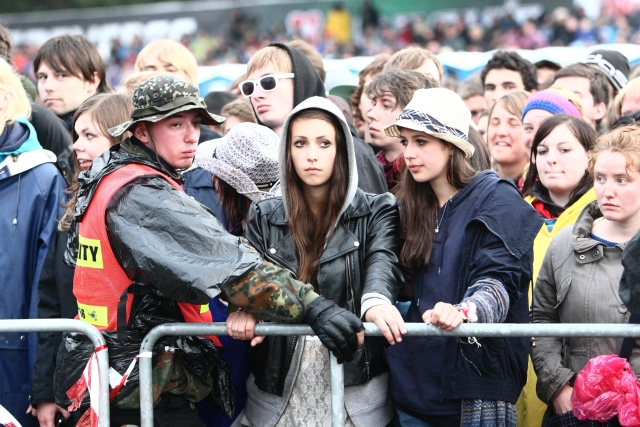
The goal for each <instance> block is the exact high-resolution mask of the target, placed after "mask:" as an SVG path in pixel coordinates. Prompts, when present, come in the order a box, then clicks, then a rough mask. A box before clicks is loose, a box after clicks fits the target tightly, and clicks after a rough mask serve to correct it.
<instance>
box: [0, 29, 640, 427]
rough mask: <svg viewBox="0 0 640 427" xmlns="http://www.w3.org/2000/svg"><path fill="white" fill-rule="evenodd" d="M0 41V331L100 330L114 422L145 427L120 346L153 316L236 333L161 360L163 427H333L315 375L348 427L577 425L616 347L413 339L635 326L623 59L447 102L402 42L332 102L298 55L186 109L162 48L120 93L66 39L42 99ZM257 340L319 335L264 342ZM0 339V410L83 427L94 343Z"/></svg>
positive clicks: (633, 128) (166, 345)
mask: <svg viewBox="0 0 640 427" xmlns="http://www.w3.org/2000/svg"><path fill="white" fill-rule="evenodd" d="M0 39H1V40H2V43H0V47H2V48H4V49H5V50H4V51H2V52H0V56H1V57H2V58H6V59H0V114H1V115H2V117H1V118H0V201H2V204H1V205H0V206H1V207H0V235H1V236H2V239H0V252H1V253H2V254H3V256H2V258H0V266H2V268H0V282H2V283H3V284H5V291H4V295H5V297H4V298H3V299H2V303H1V304H0V317H1V318H7V319H26V318H44V319H55V318H77V319H80V320H83V321H86V322H88V323H90V324H92V325H93V326H95V327H96V328H98V329H99V330H100V331H101V332H102V333H103V335H104V337H105V340H106V341H107V344H108V349H109V358H110V365H111V368H112V370H113V372H112V374H111V375H110V387H111V395H110V399H111V425H113V426H122V425H140V408H139V390H138V378H137V372H138V371H137V366H136V365H135V360H136V356H137V352H138V350H139V348H140V344H141V341H142V339H143V338H144V336H145V335H146V334H147V333H148V332H149V331H150V330H151V329H152V328H153V327H154V326H157V325H159V324H163V323H167V322H187V323H202V322H205V323H206V322H226V325H227V331H228V334H229V336H224V337H222V336H221V337H218V336H203V337H166V338H164V339H162V340H160V341H159V343H158V345H157V346H156V348H155V349H154V352H153V391H154V393H153V397H154V420H155V421H154V422H155V425H157V426H161V427H164V426H170V425H184V426H187V427H189V426H205V425H206V426H229V425H234V426H239V425H243V426H278V427H285V426H286V427H289V426H325V425H329V424H330V422H331V420H330V413H331V411H330V406H331V399H330V396H331V393H330V388H331V379H330V368H329V366H330V357H329V356H330V354H332V355H334V356H335V357H336V359H337V361H338V363H343V364H344V384H345V399H344V406H345V411H344V413H345V420H344V421H345V425H348V426H356V427H360V426H363V427H364V426H387V425H393V426H441V427H448V426H460V425H462V426H464V427H467V426H495V425H499V426H508V427H515V426H528V427H531V426H539V425H545V426H550V425H572V424H571V422H572V421H576V419H575V418H574V416H573V414H572V400H571V394H572V388H573V386H574V382H575V378H576V375H577V373H578V372H579V371H580V370H581V369H582V368H583V367H584V366H585V364H586V363H587V362H588V361H589V359H591V358H593V357H596V356H598V355H601V354H610V353H619V352H620V351H621V346H622V345H623V340H622V339H617V338H588V339H587V338H560V337H556V338H529V337H520V338H495V337H468V338H464V339H461V338H455V337H449V336H438V337H436V336H433V337H415V336H407V335H406V334H407V330H406V323H426V324H428V325H434V326H435V327H437V328H440V329H442V330H445V331H451V330H453V329H454V328H456V327H458V325H460V324H461V323H463V322H471V323H475V322H480V323H529V322H534V323H556V324H557V323H627V322H629V321H630V316H631V312H630V310H631V311H634V310H638V308H637V307H639V306H640V300H636V299H635V298H637V295H638V286H639V285H640V280H636V279H637V278H638V275H639V274H640V271H638V267H637V266H638V264H637V262H636V260H637V255H638V252H639V251H640V243H639V240H640V237H637V236H638V235H639V234H638V233H639V232H640V198H638V197H637V194H638V192H639V191H640V112H639V109H640V83H639V82H640V80H639V78H635V79H633V78H632V79H630V77H632V76H631V71H630V67H629V63H628V61H627V58H626V57H624V55H622V54H620V53H618V52H616V51H607V50H596V51H594V52H592V53H591V54H590V55H588V56H587V57H585V58H584V60H583V61H582V62H579V63H576V64H571V65H569V66H566V67H560V66H559V65H558V64H554V63H552V62H549V61H546V62H541V63H538V64H532V63H530V62H528V61H527V60H525V59H523V58H522V57H521V56H519V55H518V54H517V53H516V52H514V51H510V50H500V51H498V52H496V53H495V54H494V55H493V57H492V58H491V60H490V61H489V62H488V63H487V64H486V66H485V67H484V69H483V70H482V72H481V73H479V74H478V75H476V76H472V77H471V78H470V79H469V80H467V81H465V82H462V83H461V84H460V86H459V87H457V90H456V91H453V90H451V89H450V88H446V87H444V81H443V80H444V73H443V68H442V65H441V63H440V62H439V60H438V59H437V57H436V56H434V55H433V54H432V53H431V52H430V50H429V49H426V48H424V47H419V46H409V47H406V48H404V49H400V50H398V51H397V52H394V53H393V54H392V55H389V54H388V53H381V54H379V55H377V56H375V58H374V59H373V61H372V62H371V63H370V64H369V65H368V66H367V67H365V68H364V69H363V70H362V71H361V72H360V75H359V85H358V86H357V87H356V88H354V90H353V91H352V92H351V93H350V94H344V98H342V97H340V96H335V95H328V94H327V91H326V89H325V86H324V81H323V79H324V76H325V71H324V68H323V63H322V55H321V54H320V53H319V52H318V51H317V50H315V48H314V47H313V46H312V45H310V44H308V43H305V42H301V41H300V40H294V41H290V42H286V43H281V42H273V43H270V44H269V45H267V46H264V47H261V48H260V49H257V50H256V52H255V53H253V55H251V57H250V58H248V63H247V68H246V73H245V74H244V75H242V76H238V78H237V80H236V82H234V84H233V85H232V87H230V88H229V91H227V92H212V93H208V94H200V93H199V92H198V89H197V81H198V79H197V73H198V63H197V60H196V58H195V57H194V55H193V54H192V53H191V52H190V51H189V50H188V49H187V48H186V47H185V46H184V45H183V44H180V43H177V42H174V41H171V40H159V41H155V42H153V43H150V44H148V45H147V46H145V47H144V48H143V49H141V50H140V52H139V53H138V55H137V56H136V60H135V63H134V65H133V68H134V72H133V73H132V74H131V75H130V76H128V77H127V78H126V80H124V81H123V82H122V84H121V85H120V87H119V88H118V92H115V91H114V90H113V88H112V87H111V85H110V84H109V82H108V81H107V79H106V66H105V64H104V62H103V61H102V59H101V58H100V56H99V55H98V52H97V50H96V48H95V46H94V45H92V44H91V43H90V42H89V41H88V40H87V39H86V38H84V37H83V36H79V35H61V36H57V37H54V38H52V39H50V40H48V41H47V42H46V43H44V44H43V45H42V46H40V47H39V49H38V50H37V52H36V54H35V56H34V59H33V67H34V68H33V73H34V75H35V76H36V78H37V86H34V85H33V84H32V82H30V81H29V79H28V78H26V77H24V76H21V75H19V74H18V73H16V72H15V70H14V69H13V67H12V66H13V65H14V64H13V62H12V58H13V52H12V43H11V34H10V33H9V31H8V30H7V29H6V28H0ZM21 247H22V248H23V250H17V249H19V248H21ZM623 271H624V276H623ZM619 291H620V292H619ZM634 314H638V313H635V311H634ZM259 322H285V323H305V324H307V325H310V326H311V327H312V328H313V331H314V333H315V335H314V336H307V337H297V336H269V337H264V336H256V335H255V334H254V326H255V325H256V324H257V323H259ZM363 322H373V323H375V325H377V326H378V327H379V328H380V330H381V331H382V333H383V336H380V337H373V336H367V337H365V336H364V325H363ZM3 337H4V340H3V341H2V342H0V372H2V375H1V376H0V384H1V388H0V404H1V405H2V406H3V407H4V408H6V409H7V410H8V411H9V412H10V413H11V414H12V415H13V416H14V417H16V418H17V419H18V421H19V422H20V423H21V425H23V426H38V425H39V426H41V427H49V426H53V425H56V426H57V425H59V423H65V424H66V425H68V426H72V425H78V426H88V425H94V424H93V423H94V422H95V416H96V414H95V413H94V412H93V411H92V410H89V409H88V408H89V390H88V387H87V386H88V385H87V384H86V382H85V381H83V380H81V379H80V378H81V376H82V375H83V371H84V370H85V367H86V366H88V365H90V364H91V360H92V354H93V351H94V349H93V345H92V344H91V343H90V342H89V341H88V339H87V338H86V337H83V336H82V335H79V334H59V333H41V334H39V335H38V334H33V333H5V334H4V335H3ZM626 345H627V346H630V347H631V351H630V352H629V355H628V356H627V358H628V359H629V362H630V363H631V366H632V367H633V368H634V371H635V372H636V373H637V374H640V367H639V365H638V364H639V363H640V357H638V356H639V355H640V346H637V345H636V344H635V341H634V340H631V341H626Z"/></svg>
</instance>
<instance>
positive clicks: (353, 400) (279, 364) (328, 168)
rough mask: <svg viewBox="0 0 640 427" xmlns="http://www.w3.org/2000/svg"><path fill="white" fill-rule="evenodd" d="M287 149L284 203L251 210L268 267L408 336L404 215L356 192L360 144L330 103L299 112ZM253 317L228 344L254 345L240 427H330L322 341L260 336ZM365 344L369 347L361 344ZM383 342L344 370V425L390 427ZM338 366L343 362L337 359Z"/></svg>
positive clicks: (243, 317)
mask: <svg viewBox="0 0 640 427" xmlns="http://www.w3.org/2000/svg"><path fill="white" fill-rule="evenodd" d="M283 130H284V131H283V134H282V137H281V142H280V154H279V156H280V157H279V158H280V180H281V186H282V197H279V198H274V199H269V200H264V201H261V202H258V203H256V204H254V205H252V207H251V209H250V210H249V213H248V215H247V228H246V232H245V236H246V238H247V239H248V240H249V242H250V243H251V244H252V245H253V246H254V247H255V248H256V249H257V250H258V251H260V252H261V253H262V254H263V255H264V257H265V258H266V259H268V260H269V261H270V262H273V263H274V264H277V265H279V266H282V267H284V268H287V269H289V270H291V271H292V272H294V274H295V275H296V277H297V278H298V279H299V280H304V281H307V282H308V283H311V284H313V286H314V287H315V289H316V292H318V293H319V294H320V295H322V296H323V297H325V298H327V299H329V298H330V299H333V300H334V301H335V303H336V304H338V305H339V306H341V307H345V308H347V309H348V310H350V311H351V312H353V313H355V314H356V315H357V316H360V317H362V318H364V319H366V320H367V321H370V322H371V321H375V322H376V324H378V326H379V327H380V328H381V329H382V330H383V331H384V333H385V336H387V337H388V339H389V340H391V341H393V340H395V339H396V338H397V339H399V338H400V336H401V332H402V331H403V330H404V326H403V324H402V318H401V317H400V315H399V313H398V312H397V310H396V309H395V307H394V306H393V304H394V303H395V301H396V297H397V295H398V292H399V291H400V289H401V288H402V287H403V285H404V275H403V272H402V270H401V267H400V263H399V261H398V255H397V254H398V251H399V239H398V227H399V218H398V207H397V204H396V200H395V198H394V197H393V196H392V195H391V194H389V193H385V194H382V195H372V194H366V193H363V192H362V191H361V190H359V189H358V188H357V184H358V175H357V169H356V165H355V152H354V146H353V139H352V137H351V133H350V131H349V126H348V125H347V123H346V120H345V119H344V116H343V114H342V113H341V111H340V110H339V109H338V108H337V107H336V106H335V105H334V104H332V103H331V102H330V101H328V100H327V99H325V98H320V97H313V98H309V99H307V100H306V101H304V102H302V103H301V104H300V105H298V106H297V107H296V108H295V109H294V110H293V111H292V112H291V114H290V115H289V117H288V118H287V120H286V121H285V123H284V126H283ZM254 325H255V319H254V318H253V316H251V315H249V314H247V313H244V312H236V313H232V314H231V315H230V316H229V320H228V321H227V329H228V330H229V332H230V334H231V336H233V337H235V338H240V339H252V340H253V341H252V345H254V348H253V349H252V354H251V361H252V366H251V370H252V375H251V377H250V378H249V379H248V381H247V390H248V394H249V397H248V401H247V406H246V408H245V418H244V419H243V424H246V425H250V426H253V425H260V426H276V425H277V426H315V425H318V426H320V425H327V424H328V423H329V422H330V419H329V417H330V413H331V411H330V405H331V403H330V395H331V393H330V378H329V371H330V368H329V353H328V352H327V349H326V348H325V347H324V346H323V345H322V343H321V342H320V341H318V339H317V338H315V337H306V338H301V337H291V336H289V337H267V338H264V342H262V339H263V338H262V337H254V336H253V326H254ZM360 338H363V337H362V336H360ZM385 345H386V342H385V340H384V338H376V337H368V338H366V339H364V345H363V346H361V347H360V348H359V350H358V351H357V352H356V353H355V355H354V358H353V360H352V361H346V363H345V386H346V387H345V407H346V414H347V419H346V425H350V426H354V425H355V426H363V427H364V426H386V425H387V424H388V423H389V421H390V420H391V417H392V410H391V402H390V400H389V396H388V373H387V371H388V367H387V365H386V363H385V361H384V354H383V353H384V347H385ZM339 362H340V360H339Z"/></svg>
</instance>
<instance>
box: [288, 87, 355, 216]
mask: <svg viewBox="0 0 640 427" xmlns="http://www.w3.org/2000/svg"><path fill="white" fill-rule="evenodd" d="M312 109H318V110H324V111H327V112H329V113H331V114H332V115H333V116H335V117H337V118H338V120H340V124H341V125H342V133H343V134H344V137H345V141H346V143H347V156H348V167H349V178H348V186H349V189H348V191H347V197H346V198H345V201H344V205H342V209H341V210H340V215H342V214H343V213H344V211H345V210H346V209H347V207H349V205H350V204H351V202H352V201H353V196H355V194H356V190H357V188H358V168H357V167H356V154H355V149H354V146H353V137H352V136H351V132H350V131H349V125H348V124H347V120H346V119H345V118H344V114H342V111H340V109H339V108H338V107H337V106H336V105H335V104H334V103H333V102H331V101H329V100H328V99H327V98H322V97H320V96H313V97H311V98H307V99H306V100H304V101H302V102H301V103H300V104H298V106H297V107H296V108H294V109H293V110H292V111H291V113H290V114H289V116H288V117H287V119H286V120H285V121H284V124H283V125H282V136H281V137H280V151H279V155H278V156H279V159H278V160H279V164H280V187H281V190H282V195H283V197H282V203H283V205H284V210H285V212H286V213H287V217H289V207H288V206H287V200H286V197H285V195H286V194H287V193H288V189H287V179H286V178H287V176H286V174H287V141H288V140H289V123H290V122H291V118H292V117H294V116H295V115H296V114H298V113H299V112H301V111H304V110H312ZM340 215H338V218H339V217H340Z"/></svg>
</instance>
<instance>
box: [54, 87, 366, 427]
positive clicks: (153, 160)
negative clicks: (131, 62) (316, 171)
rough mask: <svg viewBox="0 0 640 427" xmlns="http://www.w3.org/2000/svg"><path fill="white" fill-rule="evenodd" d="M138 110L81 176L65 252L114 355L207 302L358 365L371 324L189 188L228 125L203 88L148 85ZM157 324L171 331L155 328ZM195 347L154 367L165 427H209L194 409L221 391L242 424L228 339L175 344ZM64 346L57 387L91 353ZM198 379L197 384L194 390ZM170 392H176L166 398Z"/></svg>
mask: <svg viewBox="0 0 640 427" xmlns="http://www.w3.org/2000/svg"><path fill="white" fill-rule="evenodd" d="M133 106H134V109H133V111H132V112H131V115H130V120H128V121H126V122H124V123H121V124H120V125H118V126H115V127H113V128H111V129H109V133H110V134H111V136H113V137H118V136H120V135H122V134H123V133H124V132H126V131H130V132H131V133H132V136H131V137H129V138H126V139H125V140H124V141H123V142H122V143H120V144H118V145H116V146H114V147H111V148H110V149H109V150H108V151H106V152H105V153H103V154H102V155H101V156H100V157H98V158H97V159H95V160H94V161H93V163H92V165H91V168H90V169H89V170H88V171H85V172H84V173H82V174H81V175H80V177H79V184H80V188H79V190H78V197H77V202H76V205H75V210H74V214H73V220H72V222H71V227H70V229H69V239H68V247H67V251H66V252H65V262H66V263H67V264H68V265H70V266H74V267H75V273H74V281H73V293H74V295H75V296H76V298H77V300H78V309H79V310H78V318H79V319H81V320H84V321H86V322H88V323H91V324H92V325H94V326H95V327H96V328H97V329H98V330H100V331H101V332H102V333H103V335H105V339H107V341H108V342H110V344H109V357H110V358H112V359H113V358H116V357H118V356H119V355H120V357H123V356H121V355H122V354H123V353H124V354H125V355H126V354H127V353H126V348H127V347H126V346H125V344H127V343H128V344H131V343H133V345H134V347H135V346H139V345H140V341H141V337H142V336H144V335H145V334H146V333H147V332H148V331H149V329H150V327H151V326H153V325H155V324H158V323H166V322H172V321H174V322H175V321H182V322H197V323H200V322H205V323H208V322H211V321H212V318H211V312H210V310H209V309H208V303H209V301H210V300H211V298H214V297H221V298H224V299H225V300H226V301H227V302H228V303H230V304H233V305H234V306H236V307H241V308H244V309H246V310H247V311H249V312H253V313H256V314H257V315H258V316H259V317H260V318H261V319H264V320H278V321H284V322H291V323H294V322H305V323H307V324H308V325H310V326H311V327H312V328H313V330H314V332H315V334H316V335H318V336H319V337H321V339H322V340H323V342H324V343H325V344H326V345H328V346H331V348H332V350H333V351H334V353H335V354H336V355H337V357H338V358H340V359H341V360H347V361H349V360H351V359H352V358H353V353H355V352H356V350H357V336H356V334H357V332H359V331H362V330H363V329H364V326H363V325H362V322H361V321H360V319H359V318H358V317H356V316H355V315H353V314H352V313H351V312H349V311H348V310H345V309H343V308H340V307H339V306H338V305H337V304H335V303H333V302H331V301H329V300H327V299H326V298H323V297H321V296H319V295H318V294H317V293H316V292H315V291H314V289H313V287H312V286H311V285H310V284H305V283H303V282H301V281H298V280H296V279H294V278H293V276H292V275H291V273H290V272H288V271H287V270H285V269H282V268H279V267H276V266H275V265H273V264H270V263H268V262H265V261H264V258H263V256H262V255H260V254H259V253H258V252H257V251H256V250H255V249H254V248H253V247H251V246H250V245H249V244H248V242H247V241H246V240H245V239H242V238H240V237H236V236H233V235H231V234H229V233H228V232H227V231H226V230H225V229H224V227H223V226H222V224H221V223H220V222H219V221H218V220H217V219H216V218H215V217H214V216H213V215H212V214H211V211H210V210H208V209H206V208H205V207H204V206H203V205H201V204H200V203H198V202H197V201H196V200H195V199H193V198H192V197H190V196H187V195H186V194H185V193H184V192H183V190H182V188H181V187H180V181H181V177H180V175H179V171H180V170H185V169H188V168H189V167H190V166H191V165H192V163H193V157H194V155H195V153H196V147H197V142H198V137H199V125H200V124H205V125H206V124H220V123H222V122H223V121H224V118H223V117H220V116H216V115H212V114H210V113H209V112H208V111H207V110H206V105H205V104H204V102H202V101H201V100H200V97H199V93H198V89H197V88H196V87H195V86H193V85H192V84H190V83H188V82H186V81H183V80H180V79H177V78H175V77H171V76H157V77H152V78H150V79H148V80H146V81H145V82H143V83H142V84H141V85H140V86H139V87H138V89H136V91H135V92H134V94H133ZM158 318H160V319H162V321H161V322H158V321H157V320H156V321H154V320H153V319H158ZM150 322H151V324H150ZM65 339H69V340H73V339H74V338H73V336H66V337H65ZM185 340H187V341H188V342H189V343H190V345H189V347H190V349H189V350H188V352H187V353H186V354H185V352H176V353H175V354H174V353H171V352H166V351H164V352H163V351H159V356H158V357H159V358H160V359H159V363H158V364H156V365H155V367H154V369H156V368H157V369H158V370H160V377H161V378H162V379H163V381H161V382H159V383H158V382H154V387H156V390H157V391H158V392H159V393H158V392H156V402H155V403H156V404H155V406H154V414H155V415H156V417H155V422H156V424H157V425H159V426H165V425H176V423H178V422H179V423H180V425H183V426H185V427H188V426H202V422H201V421H200V419H199V416H198V413H197V411H195V409H194V406H193V405H192V404H193V403H195V402H198V401H200V400H201V399H202V398H204V396H206V395H207V394H209V392H211V390H212V389H214V388H215V391H214V395H215V396H219V398H218V400H217V401H218V403H219V404H220V406H221V408H223V409H224V410H225V413H227V414H228V416H231V415H232V408H233V404H232V396H231V395H230V392H231V390H230V387H228V384H229V383H230V381H231V379H230V378H229V373H228V368H226V365H225V364H224V362H223V361H222V360H221V357H220V351H219V350H217V349H216V347H214V345H213V344H216V345H219V340H218V339H217V337H192V338H186V337H183V338H181V339H180V340H178V339H177V338H171V340H170V341H169V342H168V344H170V346H173V347H179V346H180V343H179V342H178V341H180V342H184V341H185ZM212 341H213V343H212ZM164 345H166V344H163V346H164ZM61 348H62V349H64V350H65V351H67V353H65V354H61V357H62V359H63V360H62V362H64V363H62V364H58V366H56V377H57V378H61V380H62V381H66V380H67V378H68V377H69V376H68V375H65V372H67V371H66V369H67V370H68V369H69V366H68V365H69V364H71V368H75V365H74V364H77V363H78V362H77V361H82V360H85V361H86V360H88V357H89V355H88V354H87V353H86V352H85V351H83V350H84V349H85V347H82V346H75V347H73V346H69V345H64V346H61ZM136 348H137V347H136ZM162 348H165V347H162ZM76 349H78V350H76ZM88 350H89V353H90V352H91V350H92V349H90V348H89V349H88ZM74 351H75V352H74ZM78 352H79V353H81V354H77V353H78ZM189 354H192V355H193V354H195V356H196V358H197V359H198V360H202V359H203V358H204V359H206V360H207V362H208V363H207V365H206V366H203V367H201V368H202V369H203V370H204V372H205V375H199V376H198V377H195V376H194V375H193V374H190V373H189V372H192V371H190V370H187V369H181V368H180V367H181V366H185V364H186V366H189V363H199V362H197V360H196V361H194V360H193V358H192V357H188V355H189ZM190 360H191V362H189V361H190ZM160 362H163V363H160ZM173 362H175V363H173ZM65 364H66V365H67V366H64V365H65ZM112 366H113V363H112ZM124 370H126V367H124V369H122V371H123V372H120V374H121V375H122V374H124ZM74 372H79V371H74ZM201 372H202V371H201ZM154 376H155V373H154ZM68 379H69V381H76V380H77V378H68ZM167 381H169V382H168V383H167ZM175 381H177V382H178V383H177V384H175ZM185 381H187V383H185ZM191 381H197V384H196V385H194V386H193V387H192V386H190V385H189V384H193V383H192V382H191ZM71 385H72V384H70V385H69V386H71ZM136 387H137V384H136V382H135V381H131V378H129V381H128V382H127V384H126V385H125V386H123V388H122V389H121V392H120V393H118V394H117V395H116V396H115V397H114V399H113V400H112V408H111V423H112V424H114V425H122V424H136V425H139V422H140V411H139V410H138V409H137V407H138V400H137V399H136V394H135V393H132V391H133V390H135V388H136ZM167 387H171V388H172V392H163V391H165V390H167ZM175 387H177V388H178V389H179V390H181V393H180V394H177V393H176V392H175V391H176V390H174V389H173V388H175ZM57 390H58V391H59V394H56V399H57V401H60V402H68V397H67V395H66V392H67V390H68V387H58V388H57ZM86 413H88V412H86Z"/></svg>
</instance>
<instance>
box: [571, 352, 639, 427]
mask: <svg viewBox="0 0 640 427" xmlns="http://www.w3.org/2000/svg"><path fill="white" fill-rule="evenodd" d="M639 387H640V386H639V385H638V381H637V380H636V376H635V375H634V373H633V370H632V369H631V365H629V362H628V361H627V360H626V359H623V358H621V357H618V356H616V355H613V354H607V355H602V356H598V357H596V358H594V359H591V360H589V362H587V364H586V365H585V367H584V368H583V369H582V370H581V371H580V372H579V373H578V375H577V377H576V381H575V384H574V386H573V393H572V394H571V404H572V405H573V415H574V416H575V417H576V418H578V419H579V420H594V421H600V422H606V421H609V420H610V419H611V418H613V417H614V416H615V415H618V420H619V421H620V424H621V425H622V426H625V427H635V426H640V409H639V406H640V405H639V400H638V399H639V398H640V389H639Z"/></svg>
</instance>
